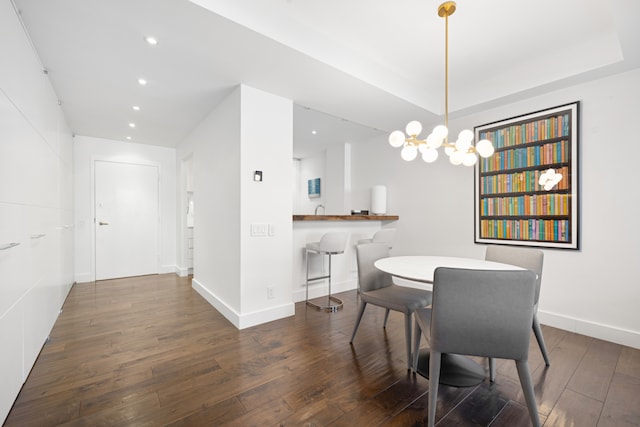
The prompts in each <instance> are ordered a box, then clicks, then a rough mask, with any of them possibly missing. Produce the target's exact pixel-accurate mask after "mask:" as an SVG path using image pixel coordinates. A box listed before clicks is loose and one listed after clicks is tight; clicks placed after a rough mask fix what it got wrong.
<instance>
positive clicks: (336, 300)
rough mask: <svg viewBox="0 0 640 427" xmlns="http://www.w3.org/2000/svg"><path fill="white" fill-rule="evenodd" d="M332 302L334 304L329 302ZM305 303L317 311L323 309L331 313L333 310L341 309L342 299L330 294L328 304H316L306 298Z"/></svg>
mask: <svg viewBox="0 0 640 427" xmlns="http://www.w3.org/2000/svg"><path fill="white" fill-rule="evenodd" d="M320 298H325V297H320ZM332 301H333V302H334V303H335V304H331V302H332ZM307 305H308V306H310V307H313V308H315V309H316V310H318V311H325V312H330V313H333V312H335V311H338V310H342V308H343V307H342V300H341V299H339V298H336V297H334V296H332V295H329V297H328V304H327V305H322V304H316V303H314V302H312V301H309V300H307Z"/></svg>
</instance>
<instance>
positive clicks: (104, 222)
mask: <svg viewBox="0 0 640 427" xmlns="http://www.w3.org/2000/svg"><path fill="white" fill-rule="evenodd" d="M98 225H109V223H108V222H106V221H100V222H99V223H98Z"/></svg>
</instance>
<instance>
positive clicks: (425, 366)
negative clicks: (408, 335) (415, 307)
mask: <svg viewBox="0 0 640 427" xmlns="http://www.w3.org/2000/svg"><path fill="white" fill-rule="evenodd" d="M374 265H375V267H376V268H377V269H378V270H381V271H384V272H385V273H388V274H390V275H392V276H394V277H399V278H402V279H407V280H412V281H416V282H422V283H433V275H434V272H435V270H436V268H438V267H451V268H466V269H471V270H523V268H522V267H517V266H515V265H510V264H503V263H500V262H493V261H485V260H483V259H476V258H458V257H448V256H430V255H411V256H397V257H389V258H382V259H379V260H377V261H376V262H375V264H374ZM415 350H416V349H414V351H415ZM429 356H430V354H429V349H428V348H423V349H421V350H420V351H419V354H418V366H417V368H416V372H417V373H419V374H420V375H422V376H423V377H425V378H429ZM485 376H486V375H485V369H484V368H483V367H482V366H480V365H479V364H478V363H476V362H475V361H473V360H471V359H470V358H468V357H465V356H462V355H459V354H443V355H442V361H441V365H440V383H441V384H446V385H450V386H454V387H470V386H474V385H476V384H480V383H481V382H482V381H484V378H485Z"/></svg>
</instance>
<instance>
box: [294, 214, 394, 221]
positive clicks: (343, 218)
mask: <svg viewBox="0 0 640 427" xmlns="http://www.w3.org/2000/svg"><path fill="white" fill-rule="evenodd" d="M399 218H400V217H399V216H398V215H293V220H294V221H397V220H398V219H399Z"/></svg>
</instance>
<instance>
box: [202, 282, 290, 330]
mask: <svg viewBox="0 0 640 427" xmlns="http://www.w3.org/2000/svg"><path fill="white" fill-rule="evenodd" d="M191 286H192V287H193V289H194V290H195V291H196V292H198V293H199V294H200V295H201V296H202V298H204V299H205V300H206V301H207V302H208V303H209V304H211V306H212V307H213V308H215V309H216V310H218V312H219V313H220V314H222V315H223V316H224V317H225V318H226V319H227V320H228V321H229V322H231V324H233V325H234V326H235V327H236V328H238V329H244V328H249V327H251V326H256V325H261V324H263V323H267V322H271V321H273V320H278V319H282V318H284V317H289V316H293V315H294V314H295V305H294V304H293V303H287V304H282V305H278V306H274V307H268V308H265V309H264V310H259V311H254V312H251V313H244V314H240V313H238V312H237V311H235V310H234V309H233V308H231V307H229V306H228V305H227V304H226V303H225V302H224V301H222V300H221V299H220V298H218V297H217V296H216V295H215V294H213V292H211V291H210V290H209V289H207V288H206V287H204V286H203V285H202V283H200V282H199V281H198V280H197V279H193V280H192V281H191Z"/></svg>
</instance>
